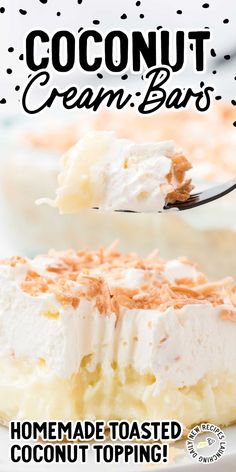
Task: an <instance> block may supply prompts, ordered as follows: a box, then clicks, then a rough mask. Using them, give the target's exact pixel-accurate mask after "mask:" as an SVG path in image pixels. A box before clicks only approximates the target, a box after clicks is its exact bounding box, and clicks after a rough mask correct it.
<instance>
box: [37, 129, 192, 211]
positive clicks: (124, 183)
mask: <svg viewBox="0 0 236 472" xmlns="http://www.w3.org/2000/svg"><path fill="white" fill-rule="evenodd" d="M190 168H191V165H190V163H189V162H188V160H187V159H186V158H185V157H184V156H183V153H182V151H180V150H178V149H177V148H176V146H175V143H174V142H173V141H163V142H156V143H155V142H150V143H148V142H146V143H144V144H135V143H133V142H132V141H129V140H127V139H118V138H116V137H115V136H114V134H113V133H112V132H107V131H91V132H89V133H87V134H86V135H85V136H84V137H83V138H82V139H80V140H79V141H78V143H77V144H76V145H75V146H73V147H72V148H71V149H70V150H69V151H68V152H67V153H66V154H65V155H64V157H63V159H62V172H61V173H60V175H59V187H58V189H57V194H56V199H55V201H54V202H51V203H52V205H54V206H56V207H57V208H59V210H60V212H61V213H74V212H77V211H79V210H80V209H83V208H93V207H96V208H100V209H102V210H131V211H138V212H152V211H153V212H157V211H161V210H163V208H164V206H165V205H166V204H167V203H174V202H175V201H177V200H178V201H185V200H187V198H188V197H189V193H190V191H191V190H192V188H193V187H192V184H191V179H188V178H187V177H186V176H185V173H186V171H188V170H189V169H190ZM46 201H47V200H46ZM49 203H50V201H49Z"/></svg>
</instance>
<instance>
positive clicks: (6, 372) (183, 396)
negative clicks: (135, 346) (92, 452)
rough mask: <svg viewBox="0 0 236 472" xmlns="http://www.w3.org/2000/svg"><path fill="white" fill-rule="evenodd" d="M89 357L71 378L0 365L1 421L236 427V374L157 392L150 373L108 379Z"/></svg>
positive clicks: (114, 372)
mask: <svg viewBox="0 0 236 472" xmlns="http://www.w3.org/2000/svg"><path fill="white" fill-rule="evenodd" d="M88 365H89V356H88V357H87V358H84V359H83V362H82V364H81V367H80V369H79V371H78V372H77V373H75V374H73V375H72V376H71V377H70V378H67V379H62V378H59V377H56V376H52V375H50V374H49V373H48V372H47V370H46V366H45V365H44V361H43V360H42V359H41V360H40V361H39V364H37V365H32V364H30V363H28V362H26V361H19V360H16V359H13V358H11V359H10V358H8V359H6V358H2V359H1V360H0V418H1V421H2V422H7V421H9V420H11V419H21V420H22V419H28V420H38V421H42V420H49V419H54V420H83V419H104V420H110V419H127V420H138V421H143V420H147V419H152V420H161V419H176V420H179V421H181V422H182V423H183V424H184V425H185V426H186V427H189V426H191V425H193V424H197V423H200V422H203V421H209V422H212V423H214V424H217V425H221V426H225V425H228V424H231V423H234V422H236V371H235V372H233V373H232V372H231V373H230V372H214V373H211V374H209V375H207V376H205V377H203V378H202V379H201V380H200V381H199V382H198V383H197V384H196V385H193V386H189V387H183V388H177V387H176V386H174V385H170V384H169V385H166V386H165V387H163V388H161V389H159V384H158V379H156V378H155V376H154V375H152V374H151V373H149V374H145V375H141V374H139V373H138V372H137V371H135V370H134V369H133V368H131V367H130V368H128V369H125V370H123V371H121V370H120V369H119V368H118V366H117V365H116V364H115V363H114V364H113V365H112V366H111V370H110V372H109V375H108V374H107V373H106V375H105V373H104V371H103V370H102V368H101V366H100V365H97V367H96V369H95V370H94V371H93V372H90V371H89V369H88Z"/></svg>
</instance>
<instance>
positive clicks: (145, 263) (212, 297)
mask: <svg viewBox="0 0 236 472" xmlns="http://www.w3.org/2000/svg"><path fill="white" fill-rule="evenodd" d="M43 257H44V259H46V260H47V262H46V263H45V268H44V273H43V275H42V274H41V273H39V272H37V270H35V269H34V270H28V271H27V273H26V275H25V276H24V280H23V281H22V282H21V284H20V286H21V289H22V290H23V291H24V292H26V293H28V294H29V295H31V296H33V297H37V296H39V295H40V294H42V293H53V294H54V295H55V297H56V299H57V301H58V302H59V303H60V304H61V305H62V306H64V307H71V308H74V309H76V308H78V306H79V304H80V300H81V298H86V299H88V300H92V299H94V301H95V305H96V307H97V309H98V310H99V312H100V313H101V314H102V315H109V314H111V313H115V314H116V315H117V317H118V316H119V315H120V311H121V308H122V307H126V308H128V309H130V310H131V309H143V310H148V309H158V310H159V311H162V312H164V311H166V310H167V309H168V308H170V307H173V308H182V307H183V306H185V305H191V304H203V303H208V304H209V303H210V304H211V305H212V306H217V305H221V304H224V303H225V300H230V301H231V303H232V305H233V306H236V286H234V287H231V285H232V279H231V278H229V277H228V278H226V279H223V280H221V281H219V282H213V283H210V282H209V281H208V280H207V278H206V277H205V276H204V275H203V274H201V273H200V272H198V271H197V269H196V276H195V277H194V279H191V278H183V279H178V280H177V281H176V282H175V283H172V282H170V281H168V280H167V279H166V278H165V275H164V274H165V262H164V261H163V260H162V259H161V258H160V257H159V256H158V253H153V254H152V255H151V256H149V257H147V258H146V259H141V258H140V257H138V256H137V255H136V254H134V253H131V254H127V255H124V254H121V253H119V252H118V251H117V250H116V246H115V245H113V246H110V247H109V248H108V249H104V248H103V249H100V250H99V251H97V252H95V251H94V252H93V251H77V252H75V251H71V250H70V251H67V252H55V251H50V253H49V254H48V256H46V257H45V256H43ZM38 259H39V257H38V258H37V260H38ZM179 260H180V259H179ZM181 260H182V261H184V262H185V263H188V264H191V265H193V264H192V263H191V261H188V262H186V259H181ZM18 261H20V262H21V263H24V262H23V261H25V260H24V259H23V261H22V258H17V257H16V258H11V259H9V260H6V261H3V264H9V265H12V264H13V267H14V264H16V263H18ZM26 262H27V261H26ZM130 268H133V269H141V270H143V271H144V279H145V282H144V283H142V284H141V286H139V287H135V288H129V287H125V286H123V285H122V283H123V280H124V277H125V272H126V270H127V269H130ZM52 274H53V276H52ZM108 281H109V282H108ZM113 281H114V285H113V283H112V282H113ZM119 282H120V286H119ZM234 316H235V315H234Z"/></svg>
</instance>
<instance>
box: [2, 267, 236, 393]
mask: <svg viewBox="0 0 236 472" xmlns="http://www.w3.org/2000/svg"><path fill="white" fill-rule="evenodd" d="M173 264H174V265H175V268H176V273H177V275H178V277H180V276H183V275H184V276H185V277H187V276H189V277H191V276H192V275H193V272H192V270H193V269H192V267H191V266H189V265H187V264H186V265H185V264H183V263H179V264H180V265H179V267H178V261H175V262H174V263H173ZM173 264H172V266H173ZM29 265H30V267H31V268H32V267H33V263H30V262H29V263H28V264H25V265H19V266H16V267H15V268H12V267H7V266H1V271H0V356H5V355H6V354H7V355H12V354H14V355H15V356H16V358H23V359H26V360H29V361H32V362H37V361H38V360H39V359H44V360H45V363H46V364H45V369H44V370H42V369H40V375H42V372H44V373H45V375H46V376H54V375H57V376H59V377H62V378H67V377H69V376H70V375H72V374H73V373H74V372H76V371H78V369H79V366H80V364H81V361H82V359H83V358H84V357H85V356H90V358H89V364H88V368H89V369H90V370H93V369H94V368H95V366H96V365H97V364H98V363H100V364H101V366H102V368H103V369H104V372H105V373H108V374H109V372H110V369H111V363H112V362H113V361H115V362H117V365H118V367H119V368H120V369H125V368H126V367H129V366H132V367H133V368H134V369H136V370H137V372H139V373H146V372H149V373H152V374H153V375H155V376H156V377H157V379H158V385H159V386H160V388H162V386H164V385H165V384H167V383H171V384H173V385H176V386H178V387H183V386H188V385H193V384H195V383H196V382H197V381H198V380H200V379H201V378H202V377H203V376H204V375H206V374H207V373H212V372H221V371H235V366H236V323H233V322H232V321H229V320H224V319H222V318H221V317H220V311H221V309H222V308H229V309H233V308H232V306H231V305H230V304H229V302H227V301H226V302H225V304H224V305H222V306H217V307H213V306H212V305H211V304H210V303H205V304H196V305H186V306H184V307H183V308H181V309H174V308H169V309H168V310H166V311H165V312H159V311H158V309H152V310H143V309H139V310H136V309H135V310H134V309H133V310H129V309H127V308H122V310H121V315H120V317H119V319H118V321H117V318H116V315H115V314H109V315H107V316H106V315H101V314H100V313H99V312H98V310H97V308H96V307H95V301H94V300H91V301H88V300H86V299H85V298H83V299H81V301H80V304H79V307H78V308H77V309H73V308H63V307H62V305H61V304H59V303H58V302H57V300H56V299H55V297H54V295H52V294H42V295H40V296H37V297H32V296H30V295H29V294H27V293H24V292H23V291H22V290H21V289H20V287H19V282H20V280H22V279H23V277H24V275H25V272H26V270H27V269H28V268H29ZM38 266H39V264H38V263H37V267H38ZM183 266H184V267H183ZM169 269H170V266H169ZM169 269H168V270H169ZM167 272H168V271H167ZM136 276H137V277H136ZM169 276H170V273H169ZM129 277H130V279H132V283H131V284H130V286H135V284H136V286H140V285H142V283H143V280H144V279H142V277H141V273H140V270H137V273H135V269H134V270H131V271H129V272H127V273H126V280H125V282H124V285H125V286H129V282H128V279H129ZM171 278H173V274H172V275H171ZM109 283H110V284H112V281H110V282H109ZM114 283H115V282H114ZM48 311H51V312H55V311H58V312H59V317H58V318H56V319H53V318H49V317H47V316H45V313H46V312H48ZM43 375H44V374H43Z"/></svg>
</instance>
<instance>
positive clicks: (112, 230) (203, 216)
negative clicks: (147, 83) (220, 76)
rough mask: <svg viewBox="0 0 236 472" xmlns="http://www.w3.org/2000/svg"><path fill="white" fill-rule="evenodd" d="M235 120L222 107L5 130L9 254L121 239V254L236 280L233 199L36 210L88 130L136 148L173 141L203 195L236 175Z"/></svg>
mask: <svg viewBox="0 0 236 472" xmlns="http://www.w3.org/2000/svg"><path fill="white" fill-rule="evenodd" d="M233 114H234V113H233V107H231V106H227V105H218V106H215V107H214V109H213V110H211V111H210V112H208V113H206V114H199V113H197V112H194V111H185V112H175V113H173V112H172V113H161V114H159V115H155V116H150V117H141V116H139V115H137V114H135V113H119V112H117V113H115V112H114V113H110V112H102V113H99V114H94V115H91V114H90V115H84V114H78V116H76V117H75V118H74V119H73V121H72V122H68V121H65V120H64V122H63V120H61V121H60V123H57V122H55V123H54V124H52V125H51V126H48V125H45V124H44V125H43V124H42V126H38V127H37V129H34V127H33V128H32V129H29V127H27V126H25V125H24V123H22V122H21V123H20V124H14V123H13V124H12V125H9V126H8V127H5V133H4V135H5V137H4V141H5V144H4V149H5V154H4V157H3V159H2V161H1V173H0V175H1V184H0V187H1V193H2V195H1V202H2V204H1V211H2V218H3V220H4V231H3V233H5V235H3V236H4V239H5V241H6V242H7V244H8V246H9V249H8V251H7V252H8V255H10V254H11V253H12V254H13V253H15V252H16V251H17V252H18V253H21V254H26V255H29V256H32V255H34V254H36V253H38V252H45V251H47V250H48V249H49V248H50V247H53V248H55V249H58V250H63V249H65V248H68V247H71V248H74V249H76V248H79V247H83V248H85V247H86V248H95V249H96V248H98V247H99V246H100V245H107V244H109V243H111V241H112V240H114V239H119V240H120V248H121V250H125V251H137V252H138V253H140V254H142V255H145V254H147V253H148V252H150V251H152V250H153V249H155V248H156V247H158V248H159V250H160V253H161V255H162V256H163V257H167V258H174V257H178V256H179V255H181V254H182V255H185V256H187V257H189V258H192V259H194V260H195V261H197V262H198V263H199V265H200V268H201V269H202V270H203V271H205V272H206V273H207V275H208V276H210V277H221V276H225V275H232V276H234V277H235V276H236V263H235V255H234V249H235V243H236V195H235V193H233V194H230V195H229V196H226V197H224V198H222V199H221V200H218V201H216V202H214V203H210V204H208V205H206V206H204V207H200V208H196V209H193V210H188V211H185V212H179V213H170V214H156V215H155V214H133V215H130V214H119V213H114V212H113V213H110V212H108V213H107V212H106V213H98V212H96V211H93V210H91V211H84V212H83V211H81V213H80V214H77V215H59V214H58V212H57V210H55V209H54V208H50V207H48V206H45V205H43V206H40V207H38V206H36V205H35V200H37V199H38V198H40V197H42V196H48V197H50V198H52V197H53V196H54V193H55V188H56V186H57V174H58V172H59V161H60V157H61V155H62V154H63V153H64V152H65V151H66V150H67V149H68V148H69V147H70V146H72V145H73V144H74V143H75V142H76V141H77V140H78V139H79V138H80V137H81V136H83V135H84V133H85V132H86V131H87V130H89V129H99V130H102V129H103V130H113V131H115V133H116V135H117V136H118V137H125V138H130V139H132V140H134V141H137V142H139V141H144V140H151V141H157V140H166V139H174V140H175V141H176V142H177V143H178V145H179V146H181V147H182V148H183V150H184V152H185V155H186V156H187V157H188V159H189V160H190V161H191V162H192V164H193V169H192V171H190V172H192V175H191V176H192V178H193V183H194V184H195V186H196V187H197V188H206V187H209V186H212V185H215V184H218V183H220V182H223V181H225V180H227V179H230V178H232V177H234V176H235V175H236V161H235V150H236V133H235V129H234V127H233V126H232V121H233V118H234V117H233ZM38 129H40V131H38ZM2 247H4V244H3V246H2ZM4 255H6V249H4Z"/></svg>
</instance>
